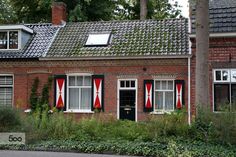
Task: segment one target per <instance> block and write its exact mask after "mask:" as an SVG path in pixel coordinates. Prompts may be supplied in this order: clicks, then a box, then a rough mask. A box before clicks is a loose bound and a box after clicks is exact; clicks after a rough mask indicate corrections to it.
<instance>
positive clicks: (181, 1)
mask: <svg viewBox="0 0 236 157" xmlns="http://www.w3.org/2000/svg"><path fill="white" fill-rule="evenodd" d="M169 1H170V2H171V3H172V4H173V3H174V2H175V1H177V2H178V4H179V5H180V6H182V7H181V8H180V10H181V11H182V13H181V14H182V15H183V16H184V17H188V15H189V14H188V12H189V4H188V0H169Z"/></svg>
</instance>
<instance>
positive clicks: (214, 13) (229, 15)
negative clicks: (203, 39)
mask: <svg viewBox="0 0 236 157" xmlns="http://www.w3.org/2000/svg"><path fill="white" fill-rule="evenodd" d="M191 20H192V33H195V31H196V30H195V29H196V28H195V20H196V9H195V8H193V10H192V16H191ZM209 20H210V28H209V31H210V33H231V32H236V0H209Z"/></svg>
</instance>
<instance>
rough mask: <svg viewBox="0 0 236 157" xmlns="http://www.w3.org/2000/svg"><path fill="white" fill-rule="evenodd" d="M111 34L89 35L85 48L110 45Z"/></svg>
mask: <svg viewBox="0 0 236 157" xmlns="http://www.w3.org/2000/svg"><path fill="white" fill-rule="evenodd" d="M110 38H111V33H96V34H95V33H94V34H89V36H88V39H87V41H86V43H85V46H107V45H108V44H109V43H110Z"/></svg>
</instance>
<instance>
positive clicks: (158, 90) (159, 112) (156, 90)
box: [153, 79, 175, 114]
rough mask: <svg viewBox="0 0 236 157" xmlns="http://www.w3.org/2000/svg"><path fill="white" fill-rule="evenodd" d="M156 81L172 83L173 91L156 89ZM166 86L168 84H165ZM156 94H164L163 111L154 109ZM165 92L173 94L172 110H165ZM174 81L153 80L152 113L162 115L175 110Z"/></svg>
mask: <svg viewBox="0 0 236 157" xmlns="http://www.w3.org/2000/svg"><path fill="white" fill-rule="evenodd" d="M156 81H161V82H162V81H172V82H173V89H172V90H170V89H164V90H163V89H161V90H160V89H156ZM167 85H168V84H167ZM156 92H164V95H163V99H164V100H163V109H156ZM166 92H173V104H172V105H173V109H172V110H165V93H166ZM174 99H175V80H174V79H155V80H154V103H153V104H154V110H153V113H158V114H164V113H170V112H173V111H174V110H175V106H174V105H175V100H174Z"/></svg>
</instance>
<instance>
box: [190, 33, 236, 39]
mask: <svg viewBox="0 0 236 157" xmlns="http://www.w3.org/2000/svg"><path fill="white" fill-rule="evenodd" d="M189 37H190V38H196V34H189ZM209 37H236V33H210V34H209Z"/></svg>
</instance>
